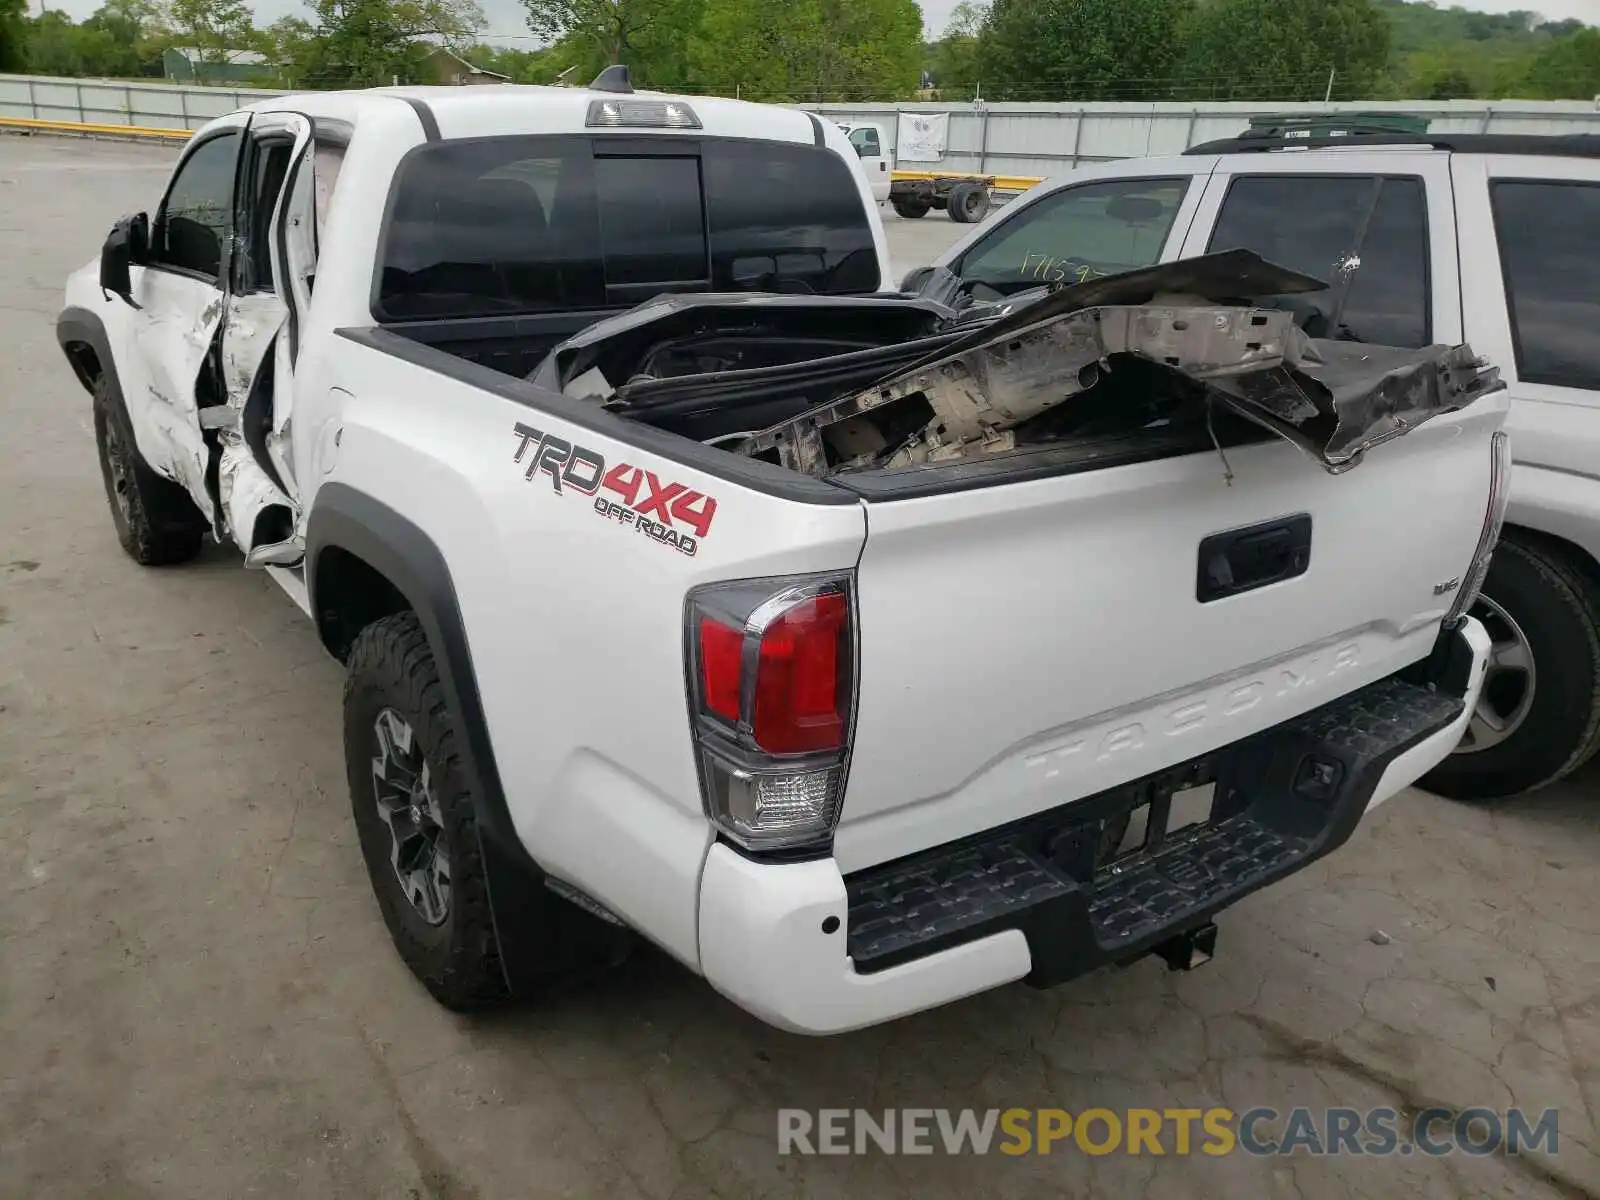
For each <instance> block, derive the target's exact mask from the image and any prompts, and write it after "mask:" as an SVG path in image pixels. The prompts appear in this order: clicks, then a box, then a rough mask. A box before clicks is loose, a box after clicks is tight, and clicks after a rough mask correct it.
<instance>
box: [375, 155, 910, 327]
mask: <svg viewBox="0 0 1600 1200" xmlns="http://www.w3.org/2000/svg"><path fill="white" fill-rule="evenodd" d="M379 259H380V272H379V277H378V280H377V284H376V288H375V296H374V304H373V308H374V313H375V315H376V316H377V317H378V319H379V320H391V321H394V320H411V319H418V318H442V317H477V316H493V315H503V314H524V313H549V312H570V311H575V310H585V309H605V308H618V307H628V306H631V305H633V304H637V303H639V302H641V301H643V300H647V299H649V298H650V297H652V296H654V295H657V294H659V293H662V292H669V291H670V292H684V291H718V292H740V291H769V292H770V291H776V292H789V293H795V294H803V295H852V294H862V293H870V292H874V291H877V290H878V289H879V288H880V287H881V286H882V280H881V278H880V272H879V265H878V257H877V250H876V246H875V244H874V241H873V235H872V226H871V223H870V221H869V219H868V215H867V212H866V209H865V207H864V206H863V204H862V202H861V196H860V191H859V186H858V183H857V180H856V178H855V175H854V173H853V172H852V170H851V168H850V166H849V165H848V164H847V163H846V162H845V161H844V160H842V159H841V158H839V156H838V155H836V154H834V153H833V152H831V151H829V150H826V149H824V148H820V147H814V146H802V145H796V144H792V143H781V142H759V141H733V140H719V139H713V138H707V139H692V138H677V137H674V138H653V139H652V138H638V137H626V136H618V137H614V138H613V137H589V136H519V137H496V138H485V139H475V140H470V141H446V142H436V143H430V144H428V145H426V146H423V147H421V148H419V149H418V150H416V151H413V152H412V153H411V154H410V155H409V156H408V157H407V158H406V160H405V161H404V162H403V163H402V164H401V166H400V169H399V171H398V172H397V173H396V178H395V182H394V185H393V190H392V192H391V195H390V200H389V208H388V214H387V217H386V224H385V230H384V233H383V236H382V241H381V244H380V248H379Z"/></svg>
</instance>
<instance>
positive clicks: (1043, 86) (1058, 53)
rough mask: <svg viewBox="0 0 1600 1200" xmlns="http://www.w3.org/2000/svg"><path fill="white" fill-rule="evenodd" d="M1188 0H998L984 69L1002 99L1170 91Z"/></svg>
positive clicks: (1163, 94) (1143, 95) (986, 84)
mask: <svg viewBox="0 0 1600 1200" xmlns="http://www.w3.org/2000/svg"><path fill="white" fill-rule="evenodd" d="M1190 7H1191V3H1190V0H995V3H994V7H993V8H991V9H990V10H989V17H988V20H987V22H986V23H985V25H984V29H983V35H982V38H981V45H980V49H979V56H978V58H979V69H980V71H981V73H982V78H983V90H984V93H985V95H986V96H988V97H990V98H992V99H997V100H1156V99H1165V98H1167V97H1168V96H1169V95H1170V92H1171V87H1172V76H1173V72H1174V70H1175V68H1176V67H1177V65H1178V63H1179V60H1180V57H1181V54H1182V49H1181V46H1180V43H1179V33H1180V30H1181V29H1182V27H1183V23H1184V21H1185V20H1186V19H1187V17H1188V15H1189V10H1190Z"/></svg>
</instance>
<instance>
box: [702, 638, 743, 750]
mask: <svg viewBox="0 0 1600 1200" xmlns="http://www.w3.org/2000/svg"><path fill="white" fill-rule="evenodd" d="M743 655H744V630H743V629H733V628H731V627H730V626H727V625H724V624H723V623H722V622H721V621H718V620H715V619H713V618H711V617H701V618H700V694H701V696H702V697H703V698H704V701H705V706H706V708H708V709H709V710H710V711H712V712H714V713H716V715H717V716H719V717H722V718H724V719H725V720H728V721H732V722H734V723H736V724H737V723H738V720H739V666H740V662H741V659H742V658H743Z"/></svg>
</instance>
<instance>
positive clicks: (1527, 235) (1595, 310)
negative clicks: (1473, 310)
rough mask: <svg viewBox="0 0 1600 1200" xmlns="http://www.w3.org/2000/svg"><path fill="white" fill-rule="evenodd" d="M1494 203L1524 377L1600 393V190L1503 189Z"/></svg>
mask: <svg viewBox="0 0 1600 1200" xmlns="http://www.w3.org/2000/svg"><path fill="white" fill-rule="evenodd" d="M1492 199H1493V202H1494V223H1495V233H1496V236H1498V238H1499V239H1500V257H1501V260H1502V261H1503V262H1504V263H1505V273H1506V293H1507V295H1508V296H1509V298H1510V302H1511V323H1512V332H1513V334H1514V336H1515V338H1516V347H1517V374H1518V376H1519V377H1521V378H1522V379H1525V380H1527V381H1528V382H1529V383H1548V384H1554V385H1556V386H1558V387H1578V388H1600V284H1597V283H1596V282H1595V265H1596V264H1597V263H1600V185H1596V184H1592V183H1587V184H1586V183H1520V182H1519V183H1510V182H1507V183H1497V184H1495V185H1494V188H1493V191H1492Z"/></svg>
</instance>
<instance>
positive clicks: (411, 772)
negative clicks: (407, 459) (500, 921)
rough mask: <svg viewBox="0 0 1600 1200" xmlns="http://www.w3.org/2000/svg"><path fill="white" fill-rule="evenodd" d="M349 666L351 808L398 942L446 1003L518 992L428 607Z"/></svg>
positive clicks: (360, 644) (369, 644)
mask: <svg viewBox="0 0 1600 1200" xmlns="http://www.w3.org/2000/svg"><path fill="white" fill-rule="evenodd" d="M347 671H348V673H347V675H346V678H345V689H344V748H345V769H346V773H347V775H348V778H349V785H350V802H351V808H352V810H353V813H354V816H355V823H356V832H357V834H358V835H359V837H360V840H361V854H362V857H363V858H364V859H365V860H366V864H367V875H368V877H369V878H370V879H371V881H372V892H373V895H374V897H375V898H376V899H377V902H378V909H379V911H380V912H382V913H383V920H384V924H385V925H387V926H388V928H389V936H390V937H391V938H392V939H393V941H394V945H395V949H396V950H398V951H399V953H400V957H401V958H402V959H404V960H405V964H406V966H408V967H410V968H411V972H412V974H414V975H415V976H416V977H417V979H418V980H420V981H421V982H422V984H423V986H424V987H426V988H427V989H428V991H429V992H431V993H432V994H433V997H434V999H436V1000H438V1001H439V1003H440V1004H443V1005H444V1006H445V1007H446V1008H450V1009H454V1010H455V1011H457V1012H468V1011H472V1010H475V1009H482V1008H486V1007H489V1006H492V1005H496V1004H499V1003H502V1002H503V1001H505V1000H507V999H508V998H509V996H510V992H509V989H508V987H507V986H506V977H505V973H504V972H503V971H502V969H501V963H500V949H499V944H498V942H497V941H496V940H495V933H494V924H493V920H492V917H491V915H490V909H489V889H488V883H487V879H486V877H485V873H484V867H483V855H482V851H481V849H480V847H479V844H478V830H477V825H476V821H475V817H474V810H473V797H472V790H471V784H470V782H469V779H468V775H467V773H466V771H465V769H464V767H463V765H462V762H461V757H460V753H459V750H458V748H457V734H456V730H455V727H454V722H453V721H452V720H451V717H450V711H449V709H448V708H447V706H446V704H445V693H444V687H443V685H442V684H441V683H440V681H439V672H438V668H437V666H436V665H435V663H434V658H433V652H432V651H431V650H430V649H429V648H428V639H427V636H426V635H425V634H424V633H423V630H422V626H421V624H420V623H419V622H418V620H417V618H416V615H415V614H414V613H410V612H405V613H399V614H396V615H395V616H391V617H385V618H384V619H383V620H381V621H376V622H374V623H373V624H371V625H369V626H367V627H366V628H365V629H363V630H362V631H361V633H360V634H359V635H358V636H357V637H356V640H355V644H354V645H353V646H352V647H351V649H350V657H349V660H348V663H347ZM408 779H409V781H410V782H409V784H407V783H406V781H407V780H408ZM441 882H442V884H443V886H442V887H441V886H440V884H441Z"/></svg>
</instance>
